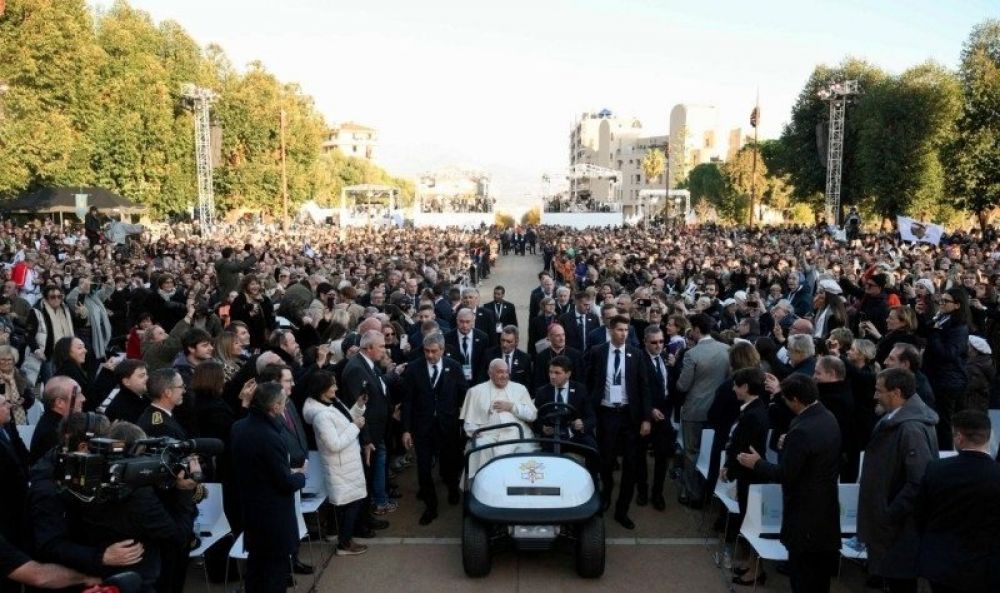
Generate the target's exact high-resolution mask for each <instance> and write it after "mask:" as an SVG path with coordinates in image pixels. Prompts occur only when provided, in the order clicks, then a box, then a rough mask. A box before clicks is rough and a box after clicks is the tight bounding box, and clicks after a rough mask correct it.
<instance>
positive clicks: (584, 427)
mask: <svg viewBox="0 0 1000 593" xmlns="http://www.w3.org/2000/svg"><path fill="white" fill-rule="evenodd" d="M572 375H573V362H572V361H571V360H570V359H569V358H567V357H565V356H556V357H555V358H553V359H552V361H551V362H549V384H548V385H542V386H541V387H539V388H538V389H537V390H535V394H534V395H535V408H541V407H542V406H544V405H545V404H548V403H552V402H560V403H564V404H569V405H571V406H573V409H574V410H576V414H577V415H576V416H575V417H573V418H568V419H566V421H565V422H563V431H562V434H561V435H559V436H560V437H561V438H564V439H568V440H569V441H571V442H574V443H577V444H579V445H584V446H586V447H591V448H593V449H597V438H596V436H595V431H596V429H597V414H596V413H595V412H594V403H593V402H592V401H591V400H590V397H589V396H588V395H587V388H586V386H584V384H583V383H579V382H577V381H573V380H571V379H572ZM532 429H533V430H534V431H535V434H536V435H540V436H543V437H546V438H551V437H554V436H555V431H554V430H553V427H552V425H551V423H549V422H546V421H545V419H544V418H541V417H539V418H537V419H536V420H535V422H534V425H533V426H532ZM547 448H549V449H551V447H548V446H547ZM586 459H587V471H589V472H590V475H591V477H593V478H594V484H595V485H597V484H599V483H600V479H599V473H600V470H601V460H600V457H597V456H591V457H587V458H586Z"/></svg>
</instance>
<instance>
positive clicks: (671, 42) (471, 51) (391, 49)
mask: <svg viewBox="0 0 1000 593" xmlns="http://www.w3.org/2000/svg"><path fill="white" fill-rule="evenodd" d="M90 1H91V3H92V4H94V5H97V6H109V5H110V4H111V3H112V1H111V0H90ZM130 3H131V4H132V5H133V6H135V7H137V8H140V9H142V10H145V11H147V12H149V13H150V14H152V16H153V18H154V19H155V20H157V21H160V20H163V19H173V20H175V21H177V22H178V23H180V24H181V25H182V26H183V27H184V28H185V29H186V30H187V32H188V33H189V34H190V35H191V36H192V37H194V39H195V40H196V41H197V42H199V43H200V44H202V45H206V44H208V43H213V42H214V43H218V44H219V45H221V46H222V47H223V48H224V49H225V51H226V53H227V55H228V56H229V58H230V59H231V60H232V62H233V64H234V65H236V66H237V67H238V68H242V67H243V66H245V65H246V64H247V63H248V62H250V61H252V60H260V61H261V62H263V63H264V65H265V66H266V67H267V68H268V69H269V70H270V71H271V72H273V73H274V74H275V75H276V76H277V77H278V78H279V79H281V80H282V81H286V82H291V81H295V82H298V83H299V84H301V86H302V88H303V90H304V92H306V93H308V94H310V95H312V96H313V97H314V98H315V100H316V105H317V107H318V108H319V110H320V111H321V112H322V113H323V114H324V116H325V117H326V118H327V120H328V121H329V122H335V121H345V120H353V121H356V122H359V123H362V124H365V125H370V126H373V127H375V128H377V129H378V133H379V137H380V147H379V153H380V154H379V155H378V162H379V164H380V165H382V166H384V167H385V168H387V169H388V170H390V171H391V172H393V173H395V174H400V175H415V174H418V173H420V172H422V171H425V170H431V169H434V168H437V167H441V166H447V165H458V166H469V167H475V168H478V169H483V170H486V171H489V172H491V173H492V174H493V179H494V183H493V187H494V189H495V190H496V191H497V192H498V194H499V197H500V201H501V205H503V204H504V203H509V204H511V205H513V204H514V203H523V202H524V199H525V195H526V194H535V193H537V192H538V191H539V190H540V179H541V176H542V174H543V173H545V172H550V173H554V174H557V173H559V172H561V171H564V170H565V169H566V167H567V166H568V155H569V146H568V134H569V131H570V126H571V123H572V122H573V120H574V119H575V118H576V117H578V116H579V114H580V113H582V112H584V111H598V110H600V109H603V108H608V109H611V110H612V111H613V112H615V113H616V114H619V115H634V116H636V117H638V118H639V119H640V120H641V121H642V122H643V124H644V128H645V129H644V133H645V134H646V135H654V134H665V133H667V128H668V117H669V113H670V109H671V108H672V107H673V106H674V105H675V104H677V103H699V104H712V105H716V106H717V107H718V108H719V114H720V117H719V124H720V128H721V129H723V130H728V129H730V128H734V127H738V126H742V127H744V128H746V129H747V130H749V124H748V121H747V120H748V118H749V114H750V110H751V109H752V107H753V103H754V98H755V96H756V94H757V92H758V89H759V92H760V103H761V111H762V116H761V120H762V126H761V135H762V137H776V136H777V135H779V134H780V132H781V127H782V125H783V124H784V123H785V122H786V121H787V120H788V118H789V114H790V110H791V107H792V105H793V103H794V102H795V99H796V97H797V95H798V93H799V91H800V90H801V89H802V86H803V84H804V83H805V81H806V79H807V78H808V76H809V74H810V73H811V72H812V70H813V68H814V67H815V66H816V65H817V64H821V63H825V64H829V65H834V64H836V63H839V62H840V61H841V60H842V59H843V58H844V57H845V56H848V55H851V56H856V57H861V58H864V59H867V60H869V61H871V62H873V63H876V64H878V65H880V66H881V67H883V68H885V69H887V70H889V71H891V72H901V71H902V70H905V69H906V68H907V67H909V66H913V65H916V64H918V63H921V62H923V61H926V60H928V59H933V60H936V61H937V62H939V63H941V64H944V65H945V66H948V67H957V65H958V62H959V54H960V51H961V47H962V43H963V42H964V41H965V39H966V38H967V37H968V34H969V32H970V31H971V29H972V27H973V26H974V25H975V24H976V23H979V22H981V21H982V20H984V19H986V18H991V17H992V18H997V17H1000V4H998V3H997V1H996V0H950V1H940V0H909V1H876V0H869V1H862V0H836V1H826V0H824V1H810V0H758V1H756V2H750V1H730V0H727V1H712V0H708V1H701V2H697V1H696V2H684V3H681V2H674V1H672V0H659V1H656V0H646V1H642V0H603V1H601V2H598V1H592V0H575V1H573V0H533V1H524V0H507V1H506V2H489V3H487V2H482V1H480V0H462V1H459V0H418V1H413V0H407V1H403V0H365V1H364V2H343V1H341V0H327V1H323V0H282V1H280V2H275V1H274V0H239V1H236V0H131V2H130Z"/></svg>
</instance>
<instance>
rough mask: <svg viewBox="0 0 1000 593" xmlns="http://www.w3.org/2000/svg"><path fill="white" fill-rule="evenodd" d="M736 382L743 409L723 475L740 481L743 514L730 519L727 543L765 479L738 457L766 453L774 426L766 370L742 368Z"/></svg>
mask: <svg viewBox="0 0 1000 593" xmlns="http://www.w3.org/2000/svg"><path fill="white" fill-rule="evenodd" d="M732 382H733V392H734V393H735V395H736V397H737V399H738V400H739V402H740V406H741V407H742V409H741V410H740V411H739V417H738V418H737V420H736V425H735V426H734V427H733V431H732V434H731V435H730V436H729V442H728V443H726V460H725V465H724V466H723V468H722V470H721V477H722V480H723V481H726V482H730V481H733V480H736V500H737V502H738V503H739V506H740V515H739V520H738V521H735V522H732V521H730V529H729V530H728V531H727V533H726V541H727V542H732V541H735V540H736V534H737V533H738V532H739V528H740V526H741V525H742V524H743V518H744V517H745V516H746V514H747V496H748V495H749V493H750V485H751V484H760V483H762V482H763V481H764V480H762V479H761V478H760V477H757V476H755V474H754V472H753V470H749V469H747V468H745V467H743V466H742V465H740V463H739V461H737V460H736V456H737V455H739V454H740V453H749V452H750V448H751V447H752V448H753V449H754V451H757V452H758V453H763V452H764V451H765V450H766V449H765V447H766V446H767V431H768V428H769V426H770V425H769V423H768V419H767V391H766V390H765V389H764V372H763V371H761V370H760V369H759V368H745V369H740V370H738V371H736V372H735V373H733V379H732ZM734 523H735V524H734ZM733 572H734V573H736V574H743V573H744V572H746V570H745V569H735V568H734V570H733ZM758 578H759V577H758Z"/></svg>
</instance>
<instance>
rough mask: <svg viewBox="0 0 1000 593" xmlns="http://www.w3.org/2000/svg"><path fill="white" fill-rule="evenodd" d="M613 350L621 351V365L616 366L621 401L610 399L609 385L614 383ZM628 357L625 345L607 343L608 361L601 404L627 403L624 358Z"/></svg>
mask: <svg viewBox="0 0 1000 593" xmlns="http://www.w3.org/2000/svg"><path fill="white" fill-rule="evenodd" d="M615 350H618V351H619V352H621V366H619V367H618V379H619V380H618V385H620V386H621V401H617V402H615V401H611V387H612V386H614V385H615V382H614V379H615V377H614V375H615ZM626 358H628V356H627V355H626V352H625V345H624V344H622V345H621V346H615V345H614V344H609V345H608V361H607V370H606V371H605V377H604V399H602V400H601V405H604V406H610V405H613V404H618V403H620V404H621V405H623V406H624V405H628V394H626V393H625V359H626Z"/></svg>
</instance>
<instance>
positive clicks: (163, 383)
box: [137, 368, 188, 441]
mask: <svg viewBox="0 0 1000 593" xmlns="http://www.w3.org/2000/svg"><path fill="white" fill-rule="evenodd" d="M146 386H147V387H146V392H147V393H148V394H149V399H150V404H149V406H147V407H146V409H145V411H143V413H142V414H141V415H140V416H139V420H138V422H137V424H138V425H139V428H141V429H142V430H143V431H145V433H146V435H147V436H149V437H153V438H157V437H170V438H174V439H178V440H182V441H183V440H185V439H187V438H188V435H187V432H186V431H185V430H184V428H183V427H182V426H181V424H180V422H178V421H177V419H176V418H174V409H176V408H177V406H179V405H181V403H183V401H184V389H185V388H184V380H183V379H182V378H181V375H180V373H178V372H177V371H176V370H174V369H172V368H171V369H160V370H158V371H154V372H153V373H151V374H150V375H149V380H148V381H147V383H146Z"/></svg>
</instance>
